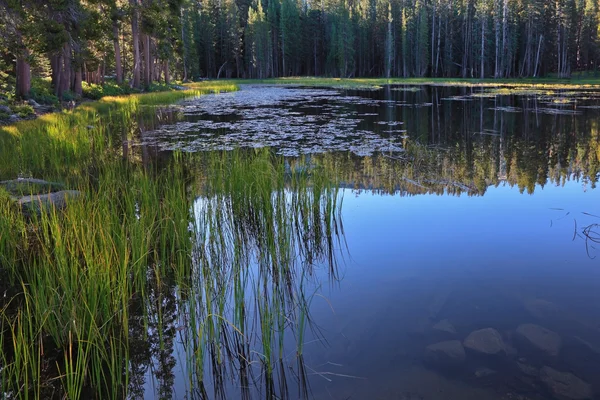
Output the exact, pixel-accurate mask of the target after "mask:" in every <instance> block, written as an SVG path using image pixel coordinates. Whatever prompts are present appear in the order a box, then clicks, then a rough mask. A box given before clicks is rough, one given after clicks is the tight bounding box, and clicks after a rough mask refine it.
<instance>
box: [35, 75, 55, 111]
mask: <svg viewBox="0 0 600 400" xmlns="http://www.w3.org/2000/svg"><path fill="white" fill-rule="evenodd" d="M29 98H31V99H33V100H35V101H36V102H38V103H40V104H49V105H53V106H57V105H58V97H56V96H55V95H54V93H53V92H52V88H51V87H50V81H48V80H44V79H39V78H37V79H33V80H32V81H31V91H29Z"/></svg>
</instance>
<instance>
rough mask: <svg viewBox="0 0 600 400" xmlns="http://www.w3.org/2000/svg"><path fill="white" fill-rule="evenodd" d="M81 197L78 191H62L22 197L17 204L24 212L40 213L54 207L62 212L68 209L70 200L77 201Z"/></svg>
mask: <svg viewBox="0 0 600 400" xmlns="http://www.w3.org/2000/svg"><path fill="white" fill-rule="evenodd" d="M80 195H81V192H78V191H77V190H62V191H60V192H54V193H49V194H39V195H33V196H24V197H21V198H20V199H19V200H18V201H17V203H18V204H19V205H20V206H21V208H22V209H23V210H24V211H27V212H32V211H35V212H40V211H41V210H43V209H48V208H52V207H54V208H55V209H57V210H62V209H64V208H65V207H66V205H67V203H68V202H69V201H70V200H73V199H76V198H77V197H79V196H80Z"/></svg>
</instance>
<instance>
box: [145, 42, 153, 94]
mask: <svg viewBox="0 0 600 400" xmlns="http://www.w3.org/2000/svg"><path fill="white" fill-rule="evenodd" d="M143 39H144V66H145V68H144V86H145V87H146V88H148V87H150V84H151V83H152V59H151V56H150V54H151V52H150V35H146V34H144V35H143Z"/></svg>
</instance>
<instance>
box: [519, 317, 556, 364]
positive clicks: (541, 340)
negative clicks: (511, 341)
mask: <svg viewBox="0 0 600 400" xmlns="http://www.w3.org/2000/svg"><path fill="white" fill-rule="evenodd" d="M515 339H516V340H517V343H518V344H519V345H520V347H522V348H523V349H524V350H528V351H537V352H542V353H544V354H545V355H549V356H552V357H556V356H558V354H559V353H560V347H561V338H560V336H559V335H558V333H556V332H552V331H551V330H549V329H546V328H544V327H542V326H539V325H535V324H522V325H519V327H518V328H517V330H516V332H515Z"/></svg>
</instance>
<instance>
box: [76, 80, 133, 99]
mask: <svg viewBox="0 0 600 400" xmlns="http://www.w3.org/2000/svg"><path fill="white" fill-rule="evenodd" d="M82 87H83V97H86V98H88V99H92V100H98V99H100V98H102V97H104V96H121V95H124V94H130V93H131V90H130V89H129V86H127V85H117V84H116V83H115V82H111V81H108V82H106V83H105V84H104V85H96V84H94V83H91V84H88V83H87V82H83V84H82Z"/></svg>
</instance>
